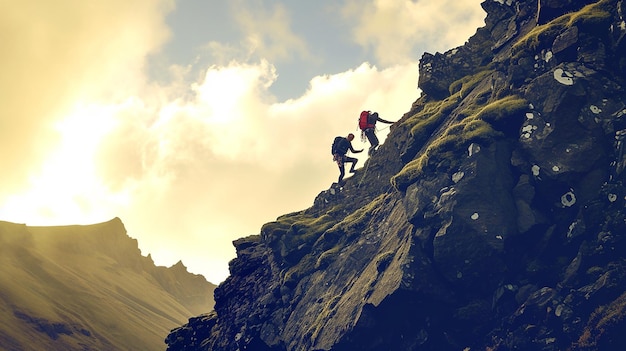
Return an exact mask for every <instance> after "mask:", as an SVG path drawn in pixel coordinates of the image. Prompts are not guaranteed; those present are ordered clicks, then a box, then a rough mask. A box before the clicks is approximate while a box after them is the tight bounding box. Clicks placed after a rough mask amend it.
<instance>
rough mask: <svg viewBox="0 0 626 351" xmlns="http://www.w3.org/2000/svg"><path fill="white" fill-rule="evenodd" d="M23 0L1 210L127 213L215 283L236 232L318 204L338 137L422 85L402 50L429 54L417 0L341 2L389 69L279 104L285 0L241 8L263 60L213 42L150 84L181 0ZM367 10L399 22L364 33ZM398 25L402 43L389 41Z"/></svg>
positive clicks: (363, 72)
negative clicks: (206, 57) (149, 66)
mask: <svg viewBox="0 0 626 351" xmlns="http://www.w3.org/2000/svg"><path fill="white" fill-rule="evenodd" d="M429 3H430V2H429ZM15 4H19V6H15V5H9V6H7V8H6V9H5V10H4V11H3V12H2V13H0V26H2V28H3V30H2V31H0V36H2V37H1V38H0V39H1V40H2V41H3V43H6V48H7V50H6V52H5V53H3V55H0V65H2V67H3V68H4V71H5V72H6V74H3V76H2V77H1V78H0V93H2V94H3V96H4V97H5V98H3V102H4V103H3V105H0V140H2V148H3V150H11V152H3V153H0V166H1V167H2V169H4V170H9V171H5V174H4V176H3V183H2V184H0V218H2V219H3V220H9V221H17V222H24V223H28V224H31V225H56V224H60V225H61V224H88V223H95V222H100V221H106V220H109V219H110V218H112V217H120V218H121V219H122V221H123V222H124V223H125V225H126V228H127V230H128V233H129V235H130V236H131V237H134V238H137V239H138V242H139V245H140V248H141V250H142V252H143V253H144V254H148V253H150V254H152V256H153V258H154V259H155V261H156V262H157V264H164V265H170V264H174V263H175V262H177V261H178V260H181V259H182V260H183V261H184V263H185V265H186V266H187V267H189V269H190V270H191V271H192V272H194V273H201V274H204V275H205V276H206V277H207V278H208V279H209V280H210V281H212V282H215V283H218V282H220V281H221V280H223V279H224V278H225V277H226V276H227V273H228V272H227V262H228V261H229V260H230V259H232V257H234V248H233V247H232V243H231V242H232V241H233V240H235V239H237V238H239V237H242V236H246V235H250V234H257V233H258V232H259V230H260V228H261V226H262V225H263V224H264V223H266V222H269V221H272V220H274V219H275V218H276V217H277V216H279V215H282V214H284V213H287V212H292V211H295V210H299V209H304V208H307V207H309V206H310V205H312V203H313V200H314V198H315V196H316V195H317V194H318V193H319V192H320V191H322V190H324V189H327V188H328V187H329V186H330V184H331V183H332V182H334V181H335V180H336V179H337V176H338V170H337V167H336V165H335V164H334V163H333V162H332V158H331V155H330V145H331V143H332V139H333V138H334V137H335V136H337V135H346V134H347V133H349V132H353V133H355V134H356V133H358V132H357V118H358V114H359V113H360V111H361V110H364V109H368V110H375V111H378V112H379V113H380V115H381V116H382V117H383V118H385V119H389V120H396V119H398V118H400V117H401V116H402V115H403V114H404V113H405V112H406V111H408V110H409V109H410V107H411V103H412V102H414V100H415V99H416V98H417V97H418V95H419V92H418V91H417V89H416V83H417V62H415V60H413V59H404V58H400V56H403V55H407V57H414V56H415V54H414V52H416V51H420V50H418V49H416V48H415V46H414V45H413V46H411V45H412V44H411V43H412V42H411V41H412V40H418V39H416V38H417V36H416V34H415V30H414V28H412V27H415V25H414V23H413V22H412V21H416V19H422V17H424V16H421V15H420V16H421V17H420V16H418V15H416V14H415V13H413V12H415V11H416V6H417V5H418V4H421V2H417V3H412V2H405V3H401V4H403V5H402V6H404V7H402V6H400V7H395V8H393V9H385V8H384V6H382V5H377V6H373V7H366V8H365V9H364V10H358V11H357V10H355V9H352V10H351V11H352V12H350V11H348V12H347V13H349V14H350V15H351V16H356V17H352V18H361V20H360V21H356V22H355V23H357V24H358V25H357V29H356V30H355V35H356V38H357V39H358V40H359V42H360V43H361V44H362V45H366V46H368V45H369V46H370V47H372V48H374V47H376V48H377V49H376V52H378V53H379V56H380V60H381V62H385V65H382V66H380V67H377V66H375V65H373V64H371V63H368V62H364V63H360V62H359V63H357V64H355V66H354V67H352V68H351V69H348V70H344V72H339V73H335V74H325V75H318V76H315V77H313V78H311V79H310V80H309V86H308V88H307V89H306V91H305V93H304V94H302V95H301V96H299V97H297V98H294V99H289V100H286V101H280V100H279V99H278V98H277V97H275V96H274V95H273V94H272V93H271V88H272V86H273V84H275V82H276V81H277V77H278V74H279V73H280V72H279V70H278V68H277V66H276V65H277V64H278V63H277V62H282V61H289V60H291V59H294V58H295V59H308V58H309V55H310V53H309V52H308V50H309V49H308V46H307V45H308V43H304V42H303V40H302V39H301V38H300V37H299V36H298V35H296V34H295V33H293V31H292V30H291V24H290V14H289V13H288V11H287V10H286V9H285V8H283V7H282V6H281V5H276V6H274V7H273V8H271V9H270V10H263V9H260V8H259V7H256V8H251V7H249V6H246V7H244V9H243V10H242V11H240V14H241V17H240V22H238V23H240V24H241V25H242V26H243V27H242V31H243V32H244V33H248V34H249V35H253V34H254V33H257V34H256V35H257V36H256V37H255V40H256V41H255V43H256V44H255V45H256V46H255V47H254V48H253V49H254V50H255V51H254V52H255V55H242V51H241V49H242V47H241V46H239V45H238V44H231V43H218V42H211V43H210V44H209V46H210V47H211V48H213V49H220V50H221V54H223V55H225V56H221V57H220V60H218V61H216V62H213V63H212V64H206V63H200V61H194V62H193V63H192V64H189V65H170V66H169V67H167V75H168V77H169V78H171V80H168V81H167V82H156V81H152V80H149V78H148V77H146V75H145V72H144V65H145V64H146V58H147V57H149V56H150V55H152V54H154V53H156V52H158V51H159V50H160V48H161V47H162V46H163V44H164V43H165V42H166V41H167V40H168V38H169V37H170V33H169V31H168V28H167V27H166V26H165V25H164V23H163V19H164V18H165V16H166V14H167V13H169V11H171V10H172V8H173V6H174V4H173V1H166V0H163V1H159V2H157V1H153V0H139V1H133V2H127V1H123V0H112V1H107V2H75V1H71V0H59V1H55V2H54V4H52V3H50V4H40V2H39V1H35V0H25V1H21V2H19V3H15ZM431 6H439V5H432V4H431ZM451 6H452V5H451ZM453 7H454V6H453ZM456 8H460V7H456ZM461 8H462V7H461ZM436 9H438V10H439V11H443V10H446V8H445V7H436ZM366 10H367V11H369V10H371V13H370V14H369V16H370V17H372V18H373V19H375V21H380V23H381V24H382V23H386V22H385V20H390V18H391V17H393V16H391V13H392V10H393V11H399V12H401V13H402V15H400V14H398V16H400V17H398V20H399V21H402V22H401V23H402V26H401V27H402V28H400V29H396V30H391V29H390V28H388V29H387V31H386V32H385V31H382V32H380V33H376V32H373V31H369V30H366V28H365V27H364V24H365V23H366V18H365V17H364V12H363V11H366ZM259 11H260V12H259ZM412 11H413V12H412ZM416 16H417V17H416ZM351 23H352V22H351ZM409 28H412V29H410V30H409ZM419 28H420V29H421V30H425V28H427V27H421V25H420V27H419ZM359 33H360V34H359ZM431 33H434V31H431ZM418 34H419V37H420V38H421V37H422V36H426V35H427V33H426V32H420V33H418ZM392 35H395V36H398V38H397V41H398V42H399V43H404V44H406V45H407V47H406V48H405V47H404V46H402V45H400V46H398V47H396V46H388V45H392V44H390V43H386V40H389V36H392ZM394 40H396V39H394ZM394 40H390V41H394ZM446 40H453V39H446ZM224 48H225V49H226V50H222V49H224ZM385 50H387V51H390V52H391V51H394V50H397V51H398V53H399V55H400V56H398V57H395V56H390V55H387V54H385V53H384V51H385ZM349 54H351V53H349ZM250 57H255V58H254V59H251V58H250ZM164 62H166V61H164ZM381 67H382V68H381ZM196 72H201V73H202V74H200V75H197V74H196ZM379 137H380V138H381V141H383V142H384V139H385V132H381V134H380V135H379ZM355 146H356V147H357V148H364V147H367V144H361V142H360V141H359V140H358V139H357V141H356V143H355ZM364 154H365V153H363V154H359V155H358V156H359V157H360V159H361V162H360V165H363V160H364V159H365V158H366V157H367V156H366V155H364Z"/></svg>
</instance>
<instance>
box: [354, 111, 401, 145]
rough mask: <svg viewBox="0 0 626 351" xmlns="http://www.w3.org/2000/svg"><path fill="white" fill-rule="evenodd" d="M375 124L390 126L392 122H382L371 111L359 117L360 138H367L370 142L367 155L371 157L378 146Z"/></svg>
mask: <svg viewBox="0 0 626 351" xmlns="http://www.w3.org/2000/svg"><path fill="white" fill-rule="evenodd" d="M376 122H383V123H387V124H392V123H393V122H390V121H387V120H384V119H382V118H380V117H378V112H374V113H372V112H371V111H363V112H361V116H360V117H359V128H360V129H361V138H363V137H367V140H369V142H370V148H369V150H368V151H367V154H368V155H370V156H371V155H372V153H374V151H375V150H376V147H377V146H378V143H379V141H378V137H377V136H376Z"/></svg>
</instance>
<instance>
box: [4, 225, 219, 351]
mask: <svg viewBox="0 0 626 351" xmlns="http://www.w3.org/2000/svg"><path fill="white" fill-rule="evenodd" d="M0 244H1V246H0V264H1V265H2V266H1V268H0V287H1V289H0V309H2V311H3V313H2V315H3V317H2V318H0V341H1V342H0V343H1V344H2V348H3V349H4V350H29V349H32V350H34V349H42V350H43V349H48V350H50V349H53V350H60V349H63V350H138V349H159V348H161V347H160V346H161V345H162V340H163V337H164V335H166V334H167V331H168V330H169V329H171V328H172V327H173V326H175V325H177V324H178V323H181V322H183V321H185V320H187V319H188V318H189V317H190V316H192V315H194V314H198V313H201V312H202V311H205V310H207V309H211V308H212V306H213V300H212V296H211V293H212V290H213V288H214V286H213V285H212V284H210V283H208V282H207V281H206V280H205V279H204V277H202V276H199V275H194V274H191V273H189V272H187V270H186V268H184V266H183V265H182V263H181V264H180V265H178V266H177V267H174V268H166V267H157V266H155V265H154V262H153V261H152V259H151V258H150V257H143V256H141V253H140V251H139V248H138V245H137V240H135V239H131V238H130V237H128V236H127V233H126V230H125V229H124V225H123V223H122V221H121V220H120V219H119V218H114V219H112V220H110V221H107V222H103V223H98V224H92V225H70V226H54V227H44V226H27V225H24V224H16V223H11V222H4V221H2V222H0Z"/></svg>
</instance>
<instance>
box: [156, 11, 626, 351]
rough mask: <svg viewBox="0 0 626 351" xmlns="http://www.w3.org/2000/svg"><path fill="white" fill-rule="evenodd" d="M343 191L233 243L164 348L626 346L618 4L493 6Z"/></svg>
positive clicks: (427, 61)
mask: <svg viewBox="0 0 626 351" xmlns="http://www.w3.org/2000/svg"><path fill="white" fill-rule="evenodd" d="M482 7H483V9H484V10H485V11H486V13H487V16H486V19H485V26H484V27H482V28H479V29H478V30H477V32H476V34H475V35H473V36H472V37H471V38H470V39H469V40H468V42H467V43H466V44H465V45H463V46H461V47H458V48H455V49H452V50H450V51H448V52H445V53H443V54H441V53H436V54H434V55H433V54H429V53H425V54H424V55H423V56H422V58H421V60H420V65H419V66H420V67H419V83H418V85H419V88H420V89H421V90H422V94H421V96H420V97H419V98H418V99H417V100H416V101H415V103H414V104H413V106H412V108H411V110H410V111H409V112H407V113H406V114H405V115H404V116H402V118H401V119H400V120H399V121H398V122H397V123H395V124H394V125H393V126H392V127H391V131H390V134H389V136H388V137H387V139H386V141H385V144H384V145H382V147H381V148H380V150H379V151H378V152H377V153H376V154H375V155H373V156H372V157H371V158H370V159H369V160H368V162H367V164H366V166H365V167H364V169H363V170H361V171H360V172H358V173H357V174H356V175H355V176H353V177H352V178H350V179H348V182H347V183H346V185H345V186H344V187H343V188H342V189H335V188H331V189H329V190H327V191H324V192H322V193H320V194H319V196H318V197H317V198H316V199H315V201H314V204H313V206H312V207H310V208H308V209H306V210H303V211H299V212H295V213H291V214H286V215H284V216H282V217H280V218H278V219H277V220H276V221H275V222H272V223H267V224H265V225H264V226H263V227H262V228H261V233H260V235H257V236H250V237H247V238H242V239H239V240H237V241H235V242H234V245H235V247H236V250H237V258H236V259H234V260H233V261H232V262H231V264H230V272H231V273H230V277H229V278H228V279H227V280H226V281H225V282H224V283H222V284H221V285H220V286H219V287H218V288H217V289H216V291H215V301H216V304H215V309H214V311H212V312H210V313H208V314H203V315H200V316H198V317H194V318H192V319H190V320H189V322H188V323H187V324H185V325H183V326H181V327H179V328H176V329H174V330H173V331H172V332H171V334H170V335H169V336H168V337H167V339H166V343H167V344H168V350H172V351H173V350H256V351H259V350H260V351H263V350H273V351H274V350H275V351H281V350H289V351H296V350H298V351H299V350H333V351H340V350H618V349H623V347H624V346H625V345H626V334H624V333H623V331H624V330H626V319H625V316H626V293H625V291H626V259H625V255H626V240H625V236H626V222H625V221H626V216H625V204H626V191H625V189H624V186H623V182H624V178H625V174H626V173H625V172H624V167H625V165H626V157H625V156H624V147H623V142H624V138H625V137H626V129H625V128H626V91H625V88H626V86H625V84H626V82H625V77H626V55H625V54H626V40H625V39H624V35H625V34H626V23H625V21H624V20H625V18H624V16H625V13H624V12H625V11H626V3H625V2H624V1H623V0H601V1H593V0H586V1H585V0H583V1H581V0H576V1H575V0H564V1H552V0H487V1H485V2H483V3H482Z"/></svg>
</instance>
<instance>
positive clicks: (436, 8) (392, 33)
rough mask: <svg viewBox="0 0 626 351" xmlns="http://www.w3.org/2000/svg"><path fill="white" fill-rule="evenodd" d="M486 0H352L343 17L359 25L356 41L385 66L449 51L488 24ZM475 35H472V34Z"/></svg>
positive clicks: (354, 30) (355, 30) (348, 2)
mask: <svg viewBox="0 0 626 351" xmlns="http://www.w3.org/2000/svg"><path fill="white" fill-rule="evenodd" d="M481 2H482V0H462V1H457V0H437V1H424V0H421V1H410V0H403V1H387V0H373V1H370V2H363V1H356V0H349V1H347V3H346V5H345V7H344V9H343V11H342V12H343V15H344V16H345V18H346V20H347V21H348V22H354V23H356V24H355V26H354V29H353V37H354V40H355V41H356V42H357V43H358V44H359V45H361V46H363V47H366V48H369V49H371V50H373V51H374V53H375V55H376V58H377V59H378V60H379V61H380V62H381V63H382V64H383V65H393V64H403V63H407V62H409V61H411V60H412V57H415V55H416V53H417V52H421V51H428V50H437V51H445V50H448V49H450V48H452V47H456V46H458V45H461V44H463V43H464V42H465V40H467V38H468V28H471V29H474V30H475V29H476V28H478V27H481V26H483V25H484V18H485V16H486V14H485V12H484V11H483V10H482V9H481V7H480V6H479V4H480V3H481ZM470 34H471V33H470Z"/></svg>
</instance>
